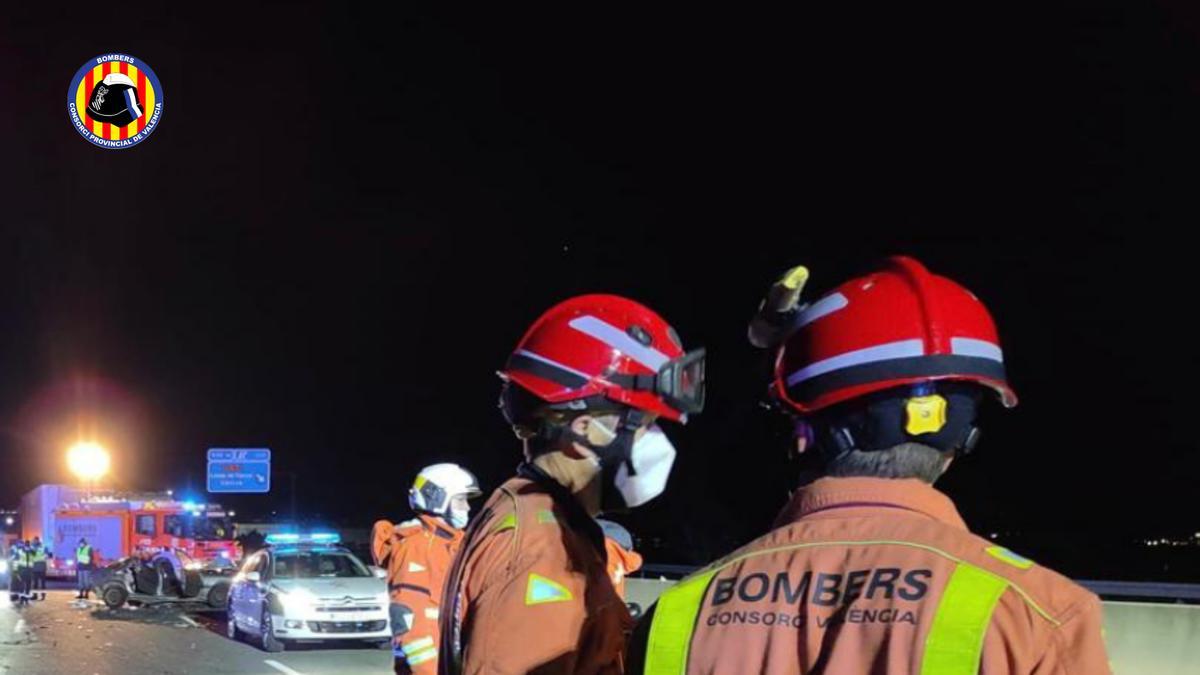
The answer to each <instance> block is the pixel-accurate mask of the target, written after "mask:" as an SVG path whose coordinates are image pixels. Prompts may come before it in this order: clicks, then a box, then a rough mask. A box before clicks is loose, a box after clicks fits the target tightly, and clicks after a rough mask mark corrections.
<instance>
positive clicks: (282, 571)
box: [274, 551, 371, 579]
mask: <svg viewBox="0 0 1200 675" xmlns="http://www.w3.org/2000/svg"><path fill="white" fill-rule="evenodd" d="M369 576H371V572H370V570H368V569H367V568H366V567H365V566H364V565H363V564H362V563H361V562H359V561H358V559H357V558H355V557H354V556H352V555H350V554H349V553H340V552H335V551H296V552H288V553H280V554H277V555H276V556H275V569H274V577H275V578H276V579H324V578H329V579H334V578H347V577H369Z"/></svg>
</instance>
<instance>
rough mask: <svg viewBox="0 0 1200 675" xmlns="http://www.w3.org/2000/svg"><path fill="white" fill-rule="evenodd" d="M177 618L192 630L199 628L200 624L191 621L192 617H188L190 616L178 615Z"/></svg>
mask: <svg viewBox="0 0 1200 675" xmlns="http://www.w3.org/2000/svg"><path fill="white" fill-rule="evenodd" d="M179 618H180V619H182V620H183V621H184V622H185V623H187V625H189V626H191V627H192V628H199V627H200V624H198V623H196V621H195V620H194V619H192V617H190V616H185V615H183V614H180V615H179Z"/></svg>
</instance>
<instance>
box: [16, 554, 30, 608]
mask: <svg viewBox="0 0 1200 675" xmlns="http://www.w3.org/2000/svg"><path fill="white" fill-rule="evenodd" d="M17 546H18V547H19V548H18V549H17V562H16V566H15V571H16V574H17V577H18V578H19V579H20V581H19V582H18V586H17V587H18V589H19V594H20V597H19V598H18V603H19V604H20V605H21V606H22V607H24V606H26V605H28V604H29V600H30V589H31V587H32V586H33V559H32V556H31V554H30V548H32V547H31V546H30V543H29V542H28V541H24V542H18V544H17Z"/></svg>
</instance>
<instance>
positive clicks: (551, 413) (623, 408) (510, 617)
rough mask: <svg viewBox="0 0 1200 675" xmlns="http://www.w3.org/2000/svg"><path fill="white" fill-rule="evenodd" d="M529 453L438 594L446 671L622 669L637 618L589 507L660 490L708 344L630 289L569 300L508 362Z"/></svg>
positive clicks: (514, 412) (508, 385)
mask: <svg viewBox="0 0 1200 675" xmlns="http://www.w3.org/2000/svg"><path fill="white" fill-rule="evenodd" d="M501 376H502V379H503V380H504V384H503V387H502V393H501V408H502V411H503V413H504V415H505V418H506V419H507V421H508V422H509V423H510V424H511V425H512V427H513V430H514V431H515V433H516V435H517V437H518V438H519V439H520V440H521V441H522V442H523V444H524V453H525V462H524V463H523V464H521V466H520V467H519V468H518V471H517V476H516V477H514V478H512V479H510V480H509V481H508V482H506V483H504V484H503V485H502V486H501V487H500V488H499V489H498V490H496V492H495V493H493V494H492V496H491V498H490V499H489V500H488V502H487V503H486V504H485V505H484V507H483V508H482V509H481V511H480V513H479V515H478V516H477V518H476V520H475V521H474V522H473V523H472V525H471V527H470V528H469V529H468V532H467V536H466V541H465V542H464V544H463V548H462V551H461V552H460V553H459V555H458V557H457V558H456V559H455V563H454V567H453V569H452V571H451V574H450V578H449V580H448V581H447V583H446V591H445V596H444V598H443V602H442V606H443V608H442V613H441V619H442V637H443V640H442V656H441V659H440V663H439V669H440V670H439V672H441V673H466V674H469V675H479V674H482V673H487V674H489V675H492V674H498V675H504V674H510V673H511V674H515V673H527V672H538V673H546V674H550V675H553V674H556V673H563V674H566V673H594V674H605V673H620V672H621V671H622V653H623V650H624V645H625V636H626V634H627V633H628V631H629V630H630V629H631V628H632V619H631V618H630V617H629V613H628V610H627V609H626V607H625V603H624V602H623V601H622V599H621V597H620V596H619V595H618V593H617V591H616V590H615V589H614V588H613V585H612V582H611V581H610V579H609V575H608V572H607V570H606V564H605V559H606V555H605V540H604V534H603V532H602V531H601V528H600V526H599V525H598V524H597V523H596V521H595V520H594V517H595V516H596V515H597V514H598V513H601V512H613V511H623V510H625V509H629V508H634V507H637V506H640V505H642V504H644V503H646V502H647V501H649V500H651V499H653V498H654V497H656V496H657V495H658V494H659V493H661V492H662V490H663V489H664V487H665V486H666V482H667V477H668V475H669V473H670V471H671V466H672V464H673V462H674V459H675V449H674V447H673V446H672V445H671V442H670V441H669V440H668V439H667V437H666V435H665V434H664V433H663V432H662V430H661V429H660V428H659V426H658V422H659V421H660V420H667V421H672V422H684V421H686V419H687V417H688V415H690V414H695V413H697V412H699V411H700V410H701V408H702V407H703V404H704V351H703V350H696V351H691V352H688V351H685V350H684V348H683V344H682V342H681V341H680V339H679V336H678V335H677V334H676V333H675V331H674V329H672V328H671V326H670V325H668V324H667V322H666V321H664V320H663V319H662V318H661V317H660V316H658V314H656V313H655V312H653V311H652V310H650V309H649V308H647V307H645V306H643V305H641V304H638V303H636V302H634V301H632V300H628V299H626V298H622V297H618V296H612V295H588V296H582V297H577V298H574V299H571V300H567V301H566V302H563V303H561V304H559V305H557V306H555V307H553V308H552V309H550V310H549V311H548V312H546V313H545V314H544V315H543V316H542V317H541V318H540V319H538V320H537V321H536V322H535V323H534V324H533V326H532V327H531V328H530V329H529V331H528V332H527V333H526V334H525V336H524V337H523V338H522V339H521V341H520V343H519V344H518V345H517V348H516V350H515V351H514V352H513V353H512V355H511V357H510V358H509V360H508V364H507V365H506V366H505V368H504V370H503V372H502V373H501Z"/></svg>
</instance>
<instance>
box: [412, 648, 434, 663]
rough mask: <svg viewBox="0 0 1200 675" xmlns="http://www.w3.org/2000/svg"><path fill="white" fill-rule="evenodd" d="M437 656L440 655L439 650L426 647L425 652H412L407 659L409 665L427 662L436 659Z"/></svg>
mask: <svg viewBox="0 0 1200 675" xmlns="http://www.w3.org/2000/svg"><path fill="white" fill-rule="evenodd" d="M437 656H438V650H436V649H426V650H425V651H423V652H418V653H416V654H410V655H409V656H408V658H407V659H405V660H406V661H408V665H410V666H417V665H420V664H422V663H425V662H426V661H432V660H434V659H436V658H437Z"/></svg>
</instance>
